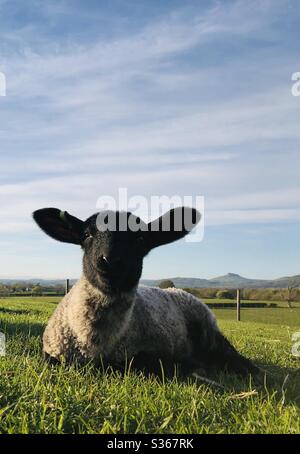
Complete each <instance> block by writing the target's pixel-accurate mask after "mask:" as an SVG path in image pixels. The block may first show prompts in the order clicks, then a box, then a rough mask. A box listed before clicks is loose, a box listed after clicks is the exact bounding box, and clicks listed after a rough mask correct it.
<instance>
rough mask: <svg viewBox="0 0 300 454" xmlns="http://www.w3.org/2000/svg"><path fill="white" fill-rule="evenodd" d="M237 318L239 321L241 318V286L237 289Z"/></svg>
mask: <svg viewBox="0 0 300 454" xmlns="http://www.w3.org/2000/svg"><path fill="white" fill-rule="evenodd" d="M236 319H237V321H238V322H239V321H240V320H241V291H240V289H239V288H238V289H237V291H236Z"/></svg>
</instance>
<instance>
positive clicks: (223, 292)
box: [216, 289, 234, 299]
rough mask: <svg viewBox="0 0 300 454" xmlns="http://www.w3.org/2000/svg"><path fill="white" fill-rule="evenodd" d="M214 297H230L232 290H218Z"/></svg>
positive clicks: (232, 296) (231, 296)
mask: <svg viewBox="0 0 300 454" xmlns="http://www.w3.org/2000/svg"><path fill="white" fill-rule="evenodd" d="M216 298H220V299H232V298H234V295H233V292H232V291H231V290H226V289H223V290H219V291H218V292H217V294H216Z"/></svg>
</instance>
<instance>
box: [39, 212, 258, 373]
mask: <svg viewBox="0 0 300 454" xmlns="http://www.w3.org/2000/svg"><path fill="white" fill-rule="evenodd" d="M104 214H105V213H104ZM109 214H110V212H108V214H105V216H103V213H100V215H99V214H95V215H93V216H91V217H89V218H88V219H87V220H86V221H82V220H80V219H78V218H76V217H74V216H71V215H70V214H69V213H67V212H66V211H61V210H59V209H56V208H44V209H41V210H37V211H35V212H34V213H33V217H34V220H35V221H36V222H37V224H38V225H39V227H40V228H41V229H42V230H43V231H44V232H45V233H47V234H48V235H49V236H51V237H52V238H54V239H56V240H58V241H62V242H66V243H74V244H77V245H80V246H81V247H82V249H83V273H82V276H81V278H80V279H79V281H78V282H77V283H76V284H75V285H74V286H73V288H72V289H71V290H70V292H69V293H68V294H67V295H66V296H65V297H64V298H63V300H62V301H61V302H60V304H59V305H58V306H57V308H56V310H55V311H54V313H53V315H52V317H51V318H50V320H49V323H48V325H47V327H46V330H45V332H44V336H43V351H44V354H45V357H46V358H47V360H49V361H50V362H59V361H60V360H61V359H62V358H64V360H65V361H67V362H72V361H75V362H79V363H80V364H81V363H85V362H87V361H92V362H95V363H100V362H102V363H104V364H107V365H110V366H112V367H115V368H118V369H122V368H124V367H125V365H126V364H129V362H132V367H134V368H136V369H138V370H143V371H144V372H150V373H159V372H160V371H161V369H162V368H163V369H164V371H165V373H166V374H172V373H173V371H174V367H175V366H176V368H177V370H179V371H180V372H181V373H183V374H192V373H194V372H195V371H197V370H198V369H202V370H203V369H204V370H209V369H210V368H216V369H218V370H227V371H229V372H235V373H238V374H241V375H246V374H251V373H253V374H254V373H256V372H257V368H256V366H254V365H253V364H252V362H250V361H249V360H248V359H247V358H245V357H243V356H242V355H240V354H239V353H238V352H237V351H236V350H235V348H234V347H233V346H232V345H231V344H230V343H229V341H228V340H227V339H226V338H225V337H224V336H223V335H222V333H221V332H220V330H219V328H218V326H217V323H216V320H215V317H214V315H213V314H212V312H211V311H210V310H209V308H208V307H207V306H206V305H205V304H204V303H202V302H201V301H200V300H199V299H198V298H196V297H194V296H193V295H191V294H190V293H187V292H185V291H183V290H180V289H175V288H170V289H166V290H161V289H159V288H154V287H146V286H142V285H140V286H138V283H139V280H140V277H141V273H142V266H143V259H144V257H145V256H146V255H147V254H148V253H149V251H150V250H151V249H153V248H155V247H157V246H161V245H163V244H167V243H171V242H173V241H175V240H178V239H180V238H183V237H184V236H185V235H186V234H187V233H188V232H189V231H190V230H191V229H192V228H193V226H194V225H196V223H197V222H198V221H199V219H200V214H199V213H198V212H197V211H196V210H194V209H192V208H176V209H174V210H170V211H169V212H168V213H167V214H165V215H164V216H162V217H160V218H158V219H157V220H155V221H153V222H151V223H149V224H146V223H144V222H143V221H141V220H140V219H139V218H137V217H136V216H134V215H133V214H131V213H124V212H116V213H114V216H115V221H116V222H115V226H114V228H109V227H108V223H107V218H108V215H109ZM178 215H180V217H181V219H183V220H184V219H190V224H189V226H188V227H186V223H185V222H182V224H181V227H180V228H178V226H176V225H175V218H176V216H178ZM124 216H125V221H126V222H125V224H126V226H125V227H126V228H125V229H124V222H123V221H124ZM121 220H122V222H121ZM132 221H134V222H133V223H132ZM166 221H167V222H166ZM122 223H123V224H122ZM121 224H122V225H121ZM132 225H135V226H138V227H137V228H134V229H132V228H131V226H132ZM165 225H168V227H169V228H168V229H166V228H164V226H165Z"/></svg>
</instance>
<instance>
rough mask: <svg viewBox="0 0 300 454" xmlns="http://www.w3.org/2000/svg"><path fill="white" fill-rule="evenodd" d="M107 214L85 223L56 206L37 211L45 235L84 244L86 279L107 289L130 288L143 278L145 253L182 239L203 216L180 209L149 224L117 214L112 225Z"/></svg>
mask: <svg viewBox="0 0 300 454" xmlns="http://www.w3.org/2000/svg"><path fill="white" fill-rule="evenodd" d="M107 213H112V212H106V213H100V215H97V214H95V215H93V216H91V217H90V218H88V219H87V220H86V221H82V220H81V219H78V218H76V217H74V216H72V215H70V214H69V213H68V212H67V211H61V210H59V209H57V208H43V209H41V210H37V211H35V212H34V213H33V217H34V220H35V221H36V223H37V224H38V225H39V226H40V228H41V229H42V230H43V231H44V232H45V233H47V235H49V236H51V237H52V238H54V239H56V240H58V241H62V242H64V243H73V244H78V245H81V247H82V248H83V251H84V256H83V270H84V274H85V276H86V278H87V279H88V280H89V281H90V283H91V284H92V285H94V286H95V287H97V288H98V289H100V290H102V291H103V292H106V293H116V292H124V291H129V290H132V289H133V288H134V287H135V286H136V285H137V283H138V281H139V279H140V276H141V273H142V267H143V258H144V257H145V255H146V254H147V253H148V252H149V251H150V250H151V249H153V248H155V247H157V246H161V245H163V244H168V243H172V242H173V241H176V240H179V239H180V238H183V237H184V236H185V235H186V234H187V233H188V232H189V231H190V230H191V229H192V228H193V227H194V226H195V225H196V224H197V223H198V222H199V220H200V217H201V215H200V213H199V212H198V211H197V210H195V209H194V208H184V207H179V208H174V209H173V210H170V211H169V212H167V213H166V214H164V215H163V216H161V217H159V218H158V219H156V220H154V221H152V222H150V223H149V224H145V223H143V222H142V221H140V220H139V218H137V217H136V216H134V215H133V214H131V213H124V212H116V213H113V214H114V215H115V217H114V216H112V217H110V218H109V219H110V221H111V220H115V222H113V223H112V224H113V225H112V224H111V223H110V222H107V219H108V218H107V217H106V216H107ZM179 220H182V223H181V222H178V221H179ZM166 227H167V228H166Z"/></svg>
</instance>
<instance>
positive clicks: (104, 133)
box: [0, 0, 300, 234]
mask: <svg viewBox="0 0 300 454" xmlns="http://www.w3.org/2000/svg"><path fill="white" fill-rule="evenodd" d="M16 5H17V3H16V2H13V3H12V6H11V7H12V8H13V7H15V8H17V6H16ZM1 8H2V10H3V11H5V8H6V2H5V1H4V0H0V9H1ZM35 8H36V10H35V11H36V12H39V13H40V14H42V17H47V18H48V21H47V24H48V25H45V23H46V22H42V21H38V20H37V21H35V22H32V23H27V24H26V23H22V24H21V25H20V26H19V27H16V26H12V25H10V27H9V28H7V27H6V26H5V24H4V26H3V28H2V30H1V32H0V39H1V43H2V44H1V45H0V50H1V53H2V57H0V69H1V70H4V71H5V73H6V75H7V97H6V98H5V99H3V101H2V99H1V101H0V141H1V149H0V159H1V167H0V180H1V183H0V204H1V213H2V216H1V217H2V222H1V226H0V230H1V232H2V233H5V232H6V233H12V232H25V231H26V232H28V234H31V232H32V231H33V230H32V229H33V228H34V227H33V223H32V221H31V212H32V211H33V210H34V209H36V208H39V207H41V206H47V205H52V206H53V205H54V206H56V205H57V206H61V207H62V208H66V209H70V210H74V212H75V214H77V215H78V216H88V215H89V214H90V213H91V212H92V211H93V210H94V209H95V203H96V200H97V198H98V197H99V196H100V195H103V194H116V192H117V188H118V187H120V186H122V187H124V186H127V187H128V188H129V190H130V192H131V193H133V194H143V195H147V196H150V195H151V194H152V193H153V191H154V190H155V192H156V194H170V195H171V194H174V193H179V194H182V195H196V194H201V195H204V196H205V198H206V209H207V217H206V221H207V225H224V224H258V225H260V224H261V223H263V222H264V223H270V224H272V223H277V222H298V221H299V212H298V210H299V205H300V191H299V182H298V175H297V166H299V164H300V157H299V152H298V150H299V139H300V132H299V126H298V123H299V121H298V118H299V110H300V104H299V100H298V99H295V98H293V97H292V96H291V93H290V84H291V82H290V74H291V73H292V72H293V71H295V70H297V69H298V68H295V65H296V63H297V62H298V60H297V59H296V55H298V54H297V52H298V51H297V49H290V50H287V48H288V46H287V43H285V39H284V36H285V35H282V33H279V32H278V27H280V21H284V20H286V18H287V17H289V16H291V15H293V17H296V16H297V15H299V13H300V11H299V5H298V6H297V4H296V2H289V1H286V2H280V1H277V0H276V1H269V0H266V1H259V0H257V1H254V2H244V1H230V2H226V3H225V2H214V3H212V6H211V7H206V8H204V7H203V6H200V5H199V7H196V6H195V5H191V6H187V5H183V6H182V7H181V8H180V9H179V10H176V11H169V13H168V14H162V15H161V16H159V18H158V19H157V16H156V18H155V20H149V21H148V23H147V24H146V25H144V23H145V21H144V22H143V25H141V26H135V27H134V28H133V29H132V30H131V29H130V28H128V27H127V28H126V27H124V28H123V27H122V30H121V31H120V32H119V33H118V32H115V33H112V34H111V35H110V36H106V35H105V34H99V35H97V34H96V33H95V31H93V34H92V35H91V37H90V39H88V34H85V36H84V39H83V38H82V34H81V33H77V32H76V30H73V33H71V34H70V35H68V36H67V38H66V37H65V36H64V35H63V34H60V33H57V36H56V35H55V34H54V33H53V29H55V27H56V28H57V29H58V28H59V27H58V26H57V24H59V20H61V18H62V17H64V18H65V17H66V16H68V15H70V16H71V17H73V16H72V15H74V19H76V20H77V19H78V18H79V17H80V14H81V13H82V14H86V15H87V16H89V15H90V17H89V20H90V21H91V23H92V22H93V14H92V12H91V11H90V10H89V8H84V11H83V9H82V8H81V9H80V8H78V9H76V8H75V7H74V6H73V5H72V4H71V3H70V2H68V1H66V2H60V3H59V2H51V4H50V3H49V2H41V1H36V2H35ZM101 13H102V12H100V13H99V16H97V17H96V19H95V20H99V21H100V19H101ZM102 15H103V13H102ZM101 20H103V18H102V19H101ZM129 22H130V21H129ZM51 27H54V28H53V29H51ZM49 28H50V29H51V33H50V31H49ZM283 33H286V31H283ZM284 45H285V46H286V48H284V49H283V47H282V46H284Z"/></svg>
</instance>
